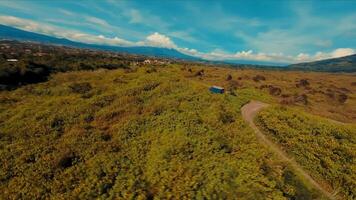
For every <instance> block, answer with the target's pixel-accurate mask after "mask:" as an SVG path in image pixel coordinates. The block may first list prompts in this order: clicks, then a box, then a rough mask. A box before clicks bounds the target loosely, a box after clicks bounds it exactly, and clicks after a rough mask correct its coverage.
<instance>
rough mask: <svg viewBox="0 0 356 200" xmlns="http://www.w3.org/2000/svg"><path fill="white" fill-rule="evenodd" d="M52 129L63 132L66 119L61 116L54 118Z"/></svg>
mask: <svg viewBox="0 0 356 200" xmlns="http://www.w3.org/2000/svg"><path fill="white" fill-rule="evenodd" d="M51 129H52V130H55V131H58V132H63V129H64V120H63V119H60V118H54V119H53V120H52V122H51Z"/></svg>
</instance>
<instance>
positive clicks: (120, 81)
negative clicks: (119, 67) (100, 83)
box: [113, 77, 127, 83]
mask: <svg viewBox="0 0 356 200" xmlns="http://www.w3.org/2000/svg"><path fill="white" fill-rule="evenodd" d="M113 82H114V83H127V81H125V80H124V79H122V78H121V77H117V78H115V79H114V80H113Z"/></svg>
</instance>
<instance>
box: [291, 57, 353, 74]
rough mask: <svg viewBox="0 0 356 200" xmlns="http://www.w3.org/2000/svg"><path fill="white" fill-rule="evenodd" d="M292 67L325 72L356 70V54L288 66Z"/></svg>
mask: <svg viewBox="0 0 356 200" xmlns="http://www.w3.org/2000/svg"><path fill="white" fill-rule="evenodd" d="M288 67H289V68H290V69H295V70H306V71H323V72H356V54H354V55H350V56H345V57H341V58H332V59H327V60H320V61H315V62H307V63H299V64H293V65H289V66H288Z"/></svg>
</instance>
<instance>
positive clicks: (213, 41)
mask: <svg viewBox="0 0 356 200" xmlns="http://www.w3.org/2000/svg"><path fill="white" fill-rule="evenodd" d="M0 24H3V25H8V26H12V27H16V28H20V29H23V30H27V31H32V32H36V33H42V34H46V35H50V36H55V37H60V38H67V39H70V40H73V41H79V42H85V43H91V44H105V45H113V46H154V47H165V48H173V49H176V50H178V51H180V52H182V53H184V54H188V55H193V56H197V57H200V58H204V59H208V60H255V61H267V62H278V63H298V62H306V61H314V60H321V59H326V58H334V57H341V56H346V55H350V54H354V53H356V1H353V0H349V1H342V0H339V1H332V0H319V1H317V0H315V1H307V0H304V1H277V0H269V1H264V0H260V1H257V0H256V1H254V0H252V1H232V0H226V1H213V0H206V1H203V0H202V1H199V0H192V1H183V0H172V1H164V0H148V1H147V0H146V1H144V0H135V1H129V0H73V1H71V0H51V1H50V0H48V1H46V0H26V1H21V0H9V1H8V0H1V1H0Z"/></svg>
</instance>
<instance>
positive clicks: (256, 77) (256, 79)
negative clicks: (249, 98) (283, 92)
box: [252, 75, 266, 82]
mask: <svg viewBox="0 0 356 200" xmlns="http://www.w3.org/2000/svg"><path fill="white" fill-rule="evenodd" d="M252 80H254V81H255V82H259V81H265V80H266V77H264V76H262V75H256V76H254V77H253V78H252Z"/></svg>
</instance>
